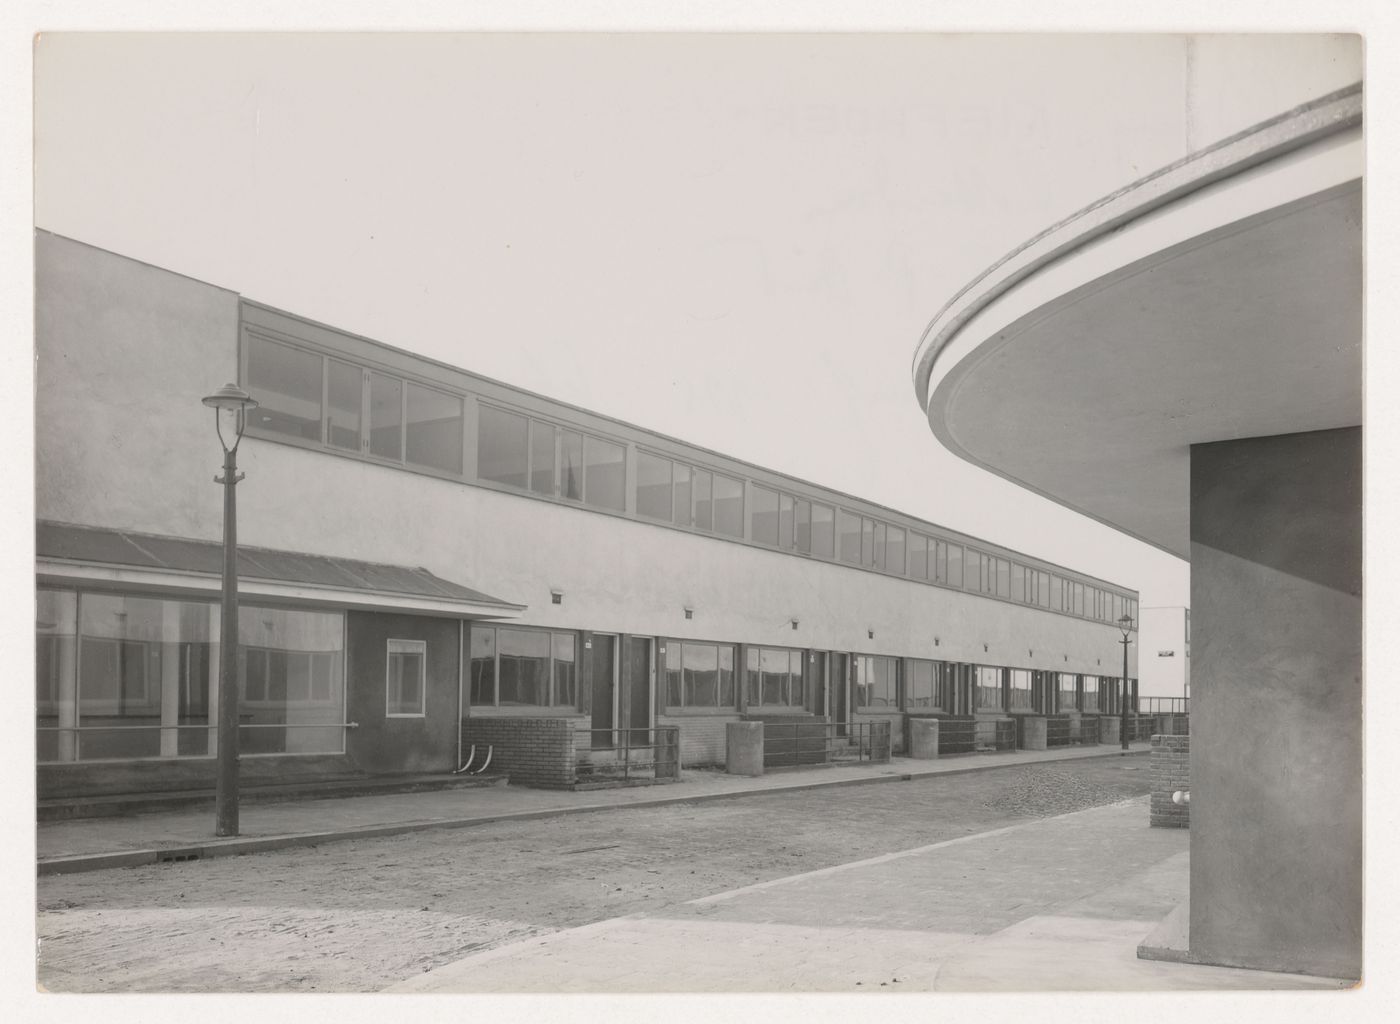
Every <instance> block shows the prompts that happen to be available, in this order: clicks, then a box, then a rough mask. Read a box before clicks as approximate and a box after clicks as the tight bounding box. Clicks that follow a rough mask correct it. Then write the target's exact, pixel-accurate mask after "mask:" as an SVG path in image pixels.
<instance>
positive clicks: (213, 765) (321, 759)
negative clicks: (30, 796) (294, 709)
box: [37, 754, 364, 800]
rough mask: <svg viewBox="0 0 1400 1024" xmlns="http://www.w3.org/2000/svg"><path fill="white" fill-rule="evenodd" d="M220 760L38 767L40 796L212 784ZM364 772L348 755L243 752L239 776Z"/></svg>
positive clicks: (290, 777)
mask: <svg viewBox="0 0 1400 1024" xmlns="http://www.w3.org/2000/svg"><path fill="white" fill-rule="evenodd" d="M217 773H218V763H217V761H216V760H215V759H214V758H212V757H181V758H174V757H172V758H167V759H164V760H158V759H149V760H141V761H125V762H121V761H117V762H113V761H89V762H86V763H83V762H79V763H76V764H41V765H39V766H38V773H37V778H38V796H39V799H40V800H54V799H65V798H68V797H75V796H115V795H121V794H127V793H153V792H183V791H187V790H204V789H213V788H214V783H215V777H216V775H217ZM363 774H364V773H363V772H361V771H360V769H359V767H358V766H357V765H356V764H355V762H354V761H353V760H352V759H351V758H349V757H347V756H346V755H344V754H286V755H260V756H256V757H252V756H248V755H244V756H243V757H242V758H240V759H239V762H238V776H239V779H240V780H241V782H242V783H244V784H247V785H260V784H273V783H281V782H314V781H321V780H329V779H353V778H357V777H359V776H361V775H363Z"/></svg>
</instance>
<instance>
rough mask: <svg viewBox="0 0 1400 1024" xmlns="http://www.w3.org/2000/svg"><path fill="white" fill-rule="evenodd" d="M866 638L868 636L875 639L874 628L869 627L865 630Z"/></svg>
mask: <svg viewBox="0 0 1400 1024" xmlns="http://www.w3.org/2000/svg"><path fill="white" fill-rule="evenodd" d="M865 638H866V639H867V640H874V639H875V631H874V630H873V629H867V630H866V631H865Z"/></svg>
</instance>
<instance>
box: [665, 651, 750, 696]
mask: <svg viewBox="0 0 1400 1024" xmlns="http://www.w3.org/2000/svg"><path fill="white" fill-rule="evenodd" d="M665 644H666V705H667V706H668V707H673V708H716V709H718V708H724V709H733V708H734V707H735V701H736V696H737V695H736V692H735V686H734V648H733V646H731V645H729V644H705V643H692V642H691V641H689V640H686V641H681V640H667V641H665Z"/></svg>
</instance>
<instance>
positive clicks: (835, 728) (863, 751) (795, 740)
mask: <svg viewBox="0 0 1400 1024" xmlns="http://www.w3.org/2000/svg"><path fill="white" fill-rule="evenodd" d="M880 724H883V723H877V722H851V723H849V724H848V725H847V726H846V728H847V729H849V730H850V732H851V734H852V735H849V736H841V735H840V734H839V729H840V728H841V726H840V725H839V724H838V723H836V722H773V721H764V722H763V763H764V766H765V767H768V768H795V767H798V766H800V765H804V764H832V763H834V762H836V761H837V760H840V759H839V758H838V757H837V756H836V754H837V753H838V752H839V751H840V750H841V749H843V748H848V743H841V742H838V741H841V740H846V741H850V740H854V743H855V750H856V756H855V760H856V761H871V762H872V763H873V762H874V760H875V729H876V727H877V726H878V725H880ZM804 729H805V730H807V735H806V736H805V737H804V736H803V735H802V734H801V730H804ZM785 730H791V731H792V737H791V739H792V750H791V751H778V752H774V751H771V750H770V748H769V742H768V737H769V734H770V731H772V732H773V733H774V734H775V735H774V738H775V739H782V738H784V737H783V736H782V731H785ZM813 734H816V735H818V736H820V738H821V739H822V740H823V741H824V743H823V745H822V747H821V750H820V754H821V760H820V761H818V760H815V759H812V760H804V759H803V758H804V755H806V756H807V757H809V758H810V757H811V756H812V755H814V754H817V753H818V751H817V750H816V749H815V748H814V749H811V750H801V749H800V748H799V740H801V739H804V738H805V739H809V740H810V739H811V738H812V736H813Z"/></svg>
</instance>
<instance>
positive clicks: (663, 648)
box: [656, 644, 666, 654]
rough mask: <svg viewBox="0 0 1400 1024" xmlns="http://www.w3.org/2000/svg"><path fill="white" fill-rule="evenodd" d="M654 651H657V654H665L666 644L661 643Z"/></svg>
mask: <svg viewBox="0 0 1400 1024" xmlns="http://www.w3.org/2000/svg"><path fill="white" fill-rule="evenodd" d="M656 652H657V653H658V654H665V653H666V645H665V644H662V645H661V646H660V647H658V648H657V649H656Z"/></svg>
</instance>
